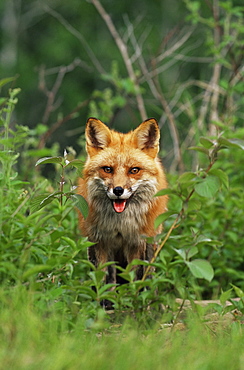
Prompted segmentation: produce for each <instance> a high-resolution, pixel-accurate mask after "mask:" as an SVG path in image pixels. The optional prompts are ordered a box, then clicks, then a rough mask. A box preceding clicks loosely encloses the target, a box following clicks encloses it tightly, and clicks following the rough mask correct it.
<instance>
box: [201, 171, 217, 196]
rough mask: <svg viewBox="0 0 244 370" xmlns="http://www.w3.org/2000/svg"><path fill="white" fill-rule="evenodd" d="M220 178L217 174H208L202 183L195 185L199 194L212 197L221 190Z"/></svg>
mask: <svg viewBox="0 0 244 370" xmlns="http://www.w3.org/2000/svg"><path fill="white" fill-rule="evenodd" d="M219 185H220V184H219V179H218V178H217V177H215V176H207V177H206V178H204V179H203V180H202V181H201V182H200V183H198V184H196V185H195V191H196V193H197V194H199V195H201V196H202V197H205V198H212V197H214V196H215V194H216V193H217V191H218V190H219Z"/></svg>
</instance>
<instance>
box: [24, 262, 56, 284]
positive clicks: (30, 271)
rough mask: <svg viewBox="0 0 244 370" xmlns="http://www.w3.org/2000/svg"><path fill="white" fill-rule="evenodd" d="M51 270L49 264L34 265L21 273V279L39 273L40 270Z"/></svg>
mask: <svg viewBox="0 0 244 370" xmlns="http://www.w3.org/2000/svg"><path fill="white" fill-rule="evenodd" d="M51 270H52V266H49V265H36V266H34V267H31V268H29V269H28V270H27V271H25V272H24V273H23V276H22V278H23V280H26V279H27V278H28V277H30V276H31V275H35V274H39V273H40V272H48V271H51Z"/></svg>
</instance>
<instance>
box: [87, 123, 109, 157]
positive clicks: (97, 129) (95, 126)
mask: <svg viewBox="0 0 244 370" xmlns="http://www.w3.org/2000/svg"><path fill="white" fill-rule="evenodd" d="M110 142H111V133H110V130H109V128H108V127H107V126H106V125H105V124H104V123H103V122H102V121H100V120H99V119H96V118H89V119H88V121H87V123H86V144H87V145H86V146H87V152H88V154H89V155H91V156H92V155H94V154H96V153H97V151H98V150H100V149H104V148H105V147H106V146H108V145H109V143H110Z"/></svg>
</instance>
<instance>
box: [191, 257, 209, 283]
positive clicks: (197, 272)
mask: <svg viewBox="0 0 244 370" xmlns="http://www.w3.org/2000/svg"><path fill="white" fill-rule="evenodd" d="M185 263H186V264H187V266H188V267H189V269H190V271H191V273H192V275H193V276H195V277H196V278H198V279H205V280H208V281H211V280H212V279H213V277H214V271H213V268H212V266H211V264H210V263H209V262H208V261H206V260H202V259H195V260H193V261H190V262H189V261H185Z"/></svg>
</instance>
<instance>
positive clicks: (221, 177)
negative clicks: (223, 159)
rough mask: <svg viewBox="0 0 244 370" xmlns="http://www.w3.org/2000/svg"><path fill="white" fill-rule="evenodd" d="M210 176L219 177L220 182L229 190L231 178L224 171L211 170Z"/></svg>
mask: <svg viewBox="0 0 244 370" xmlns="http://www.w3.org/2000/svg"><path fill="white" fill-rule="evenodd" d="M209 174H210V175H213V176H215V177H217V178H218V179H219V180H220V182H221V183H222V184H223V185H224V187H225V188H226V189H229V177H228V175H227V174H226V173H225V172H224V171H222V170H221V169H219V168H217V169H211V170H210V171H209Z"/></svg>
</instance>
